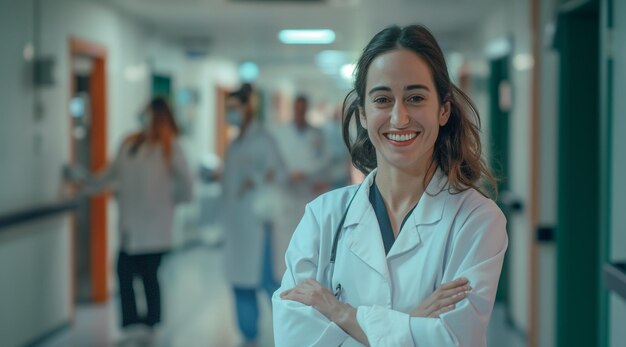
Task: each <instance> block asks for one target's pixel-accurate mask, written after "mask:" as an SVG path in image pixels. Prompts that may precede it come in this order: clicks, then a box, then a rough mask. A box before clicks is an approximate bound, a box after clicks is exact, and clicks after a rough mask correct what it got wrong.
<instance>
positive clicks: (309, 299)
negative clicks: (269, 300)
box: [280, 279, 369, 346]
mask: <svg viewBox="0 0 626 347" xmlns="http://www.w3.org/2000/svg"><path fill="white" fill-rule="evenodd" d="M280 298H281V299H283V300H293V301H297V302H299V303H301V304H304V305H308V306H311V307H313V308H315V309H316V310H318V311H319V312H320V313H321V314H323V315H324V316H325V317H326V318H328V320H329V321H331V322H335V324H337V325H338V326H340V327H341V329H343V330H344V331H345V332H347V333H348V334H349V335H350V336H352V337H353V338H355V339H356V340H357V341H359V342H361V343H362V344H364V345H365V346H369V342H368V340H367V336H365V333H364V332H363V329H361V326H360V325H359V323H358V322H357V319H356V309H355V308H354V307H352V306H350V305H348V304H344V303H342V302H340V301H339V300H337V298H335V295H333V293H332V292H331V291H330V290H329V289H328V288H325V287H324V286H322V285H321V284H320V283H319V282H317V281H315V280H312V279H306V280H304V281H302V282H300V283H299V284H298V285H297V286H295V287H294V288H292V289H288V290H285V291H284V292H282V293H280Z"/></svg>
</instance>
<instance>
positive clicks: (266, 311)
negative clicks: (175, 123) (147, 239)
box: [40, 244, 526, 347]
mask: <svg viewBox="0 0 626 347" xmlns="http://www.w3.org/2000/svg"><path fill="white" fill-rule="evenodd" d="M220 262H221V257H220V247H219V245H217V246H215V245H214V246H207V245H206V244H195V245H192V246H188V247H185V248H182V249H180V250H178V251H176V252H174V253H172V254H171V255H169V256H168V257H167V258H165V259H164V261H163V265H162V267H161V273H160V275H161V277H160V278H161V280H162V281H161V283H162V291H163V304H164V307H163V319H164V320H163V323H162V325H161V326H160V328H159V329H158V331H157V334H156V336H155V339H154V343H153V344H152V345H154V346H158V347H161V346H163V347H165V346H167V347H170V346H171V347H195V346H202V347H235V346H239V345H240V344H241V342H242V341H241V337H240V335H239V332H238V330H237V325H236V321H235V317H234V314H233V296H232V292H231V290H230V288H229V286H228V285H227V283H226V281H225V280H224V279H223V276H222V272H221V271H222V270H221V263H220ZM260 299H261V300H260V303H261V314H260V331H261V333H260V334H261V336H260V343H259V346H261V347H270V346H273V337H272V322H271V313H270V304H269V299H268V298H267V297H266V296H265V295H264V294H263V295H261V298H260ZM118 314H119V312H118V302H117V298H112V299H111V300H110V301H109V302H108V303H107V304H104V305H83V306H79V307H78V309H77V316H76V320H75V322H74V325H73V326H72V327H71V328H70V329H67V330H65V331H63V332H61V333H59V334H57V335H55V336H53V337H51V338H50V339H48V340H47V341H45V342H44V343H43V344H41V345H40V346H41V347H83V346H85V347H87V346H102V347H108V346H115V347H121V346H130V345H129V344H124V343H122V341H124V339H123V336H122V334H121V332H120V329H119V318H118ZM504 317H505V314H504V310H503V308H502V307H496V308H495V310H494V313H493V318H492V321H491V326H490V327H489V336H488V338H489V344H488V345H489V346H490V347H500V346H507V347H523V346H525V345H526V344H525V342H524V339H523V337H521V336H520V335H519V334H516V333H515V332H513V331H512V330H511V329H510V328H509V327H508V326H507V324H506V323H505V318H504ZM135 346H141V344H135ZM143 346H146V344H143Z"/></svg>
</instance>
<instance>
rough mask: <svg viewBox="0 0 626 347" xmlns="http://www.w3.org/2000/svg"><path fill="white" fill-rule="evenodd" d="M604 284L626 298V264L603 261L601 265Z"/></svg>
mask: <svg viewBox="0 0 626 347" xmlns="http://www.w3.org/2000/svg"><path fill="white" fill-rule="evenodd" d="M603 272H604V285H605V286H606V287H607V288H608V289H609V290H611V291H612V292H614V293H615V294H617V295H619V296H621V297H622V299H624V300H626V264H625V263H615V264H611V263H605V264H604V266H603Z"/></svg>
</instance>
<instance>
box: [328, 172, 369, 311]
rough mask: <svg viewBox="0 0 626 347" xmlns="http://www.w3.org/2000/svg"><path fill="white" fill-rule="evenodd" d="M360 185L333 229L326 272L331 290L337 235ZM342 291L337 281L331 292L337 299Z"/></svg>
mask: <svg viewBox="0 0 626 347" xmlns="http://www.w3.org/2000/svg"><path fill="white" fill-rule="evenodd" d="M361 185H362V184H360V185H359V187H358V188H357V189H356V192H354V195H352V198H351V199H350V202H348V207H346V210H345V211H344V213H343V216H341V220H340V221H339V225H337V229H336V230H335V235H334V236H333V243H332V247H331V248H330V261H329V263H328V272H327V273H328V274H327V279H328V285H329V286H330V289H331V290H332V286H333V275H334V273H335V260H336V259H337V246H338V244H339V236H341V229H343V224H344V222H345V221H346V216H347V215H348V211H349V210H350V206H351V205H352V201H354V198H355V197H356V194H357V193H358V192H359V189H361ZM342 291H343V288H342V287H341V283H337V286H336V287H335V290H334V292H333V293H334V294H335V297H336V298H337V299H339V297H340V296H341V292H342Z"/></svg>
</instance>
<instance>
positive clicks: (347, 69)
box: [341, 64, 356, 81]
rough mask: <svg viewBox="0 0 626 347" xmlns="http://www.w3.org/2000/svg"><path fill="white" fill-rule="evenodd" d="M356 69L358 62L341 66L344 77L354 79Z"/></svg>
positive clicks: (349, 79)
mask: <svg viewBox="0 0 626 347" xmlns="http://www.w3.org/2000/svg"><path fill="white" fill-rule="evenodd" d="M354 69H356V64H345V65H343V66H342V67H341V77H343V79H345V80H348V81H352V80H353V79H354Z"/></svg>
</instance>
